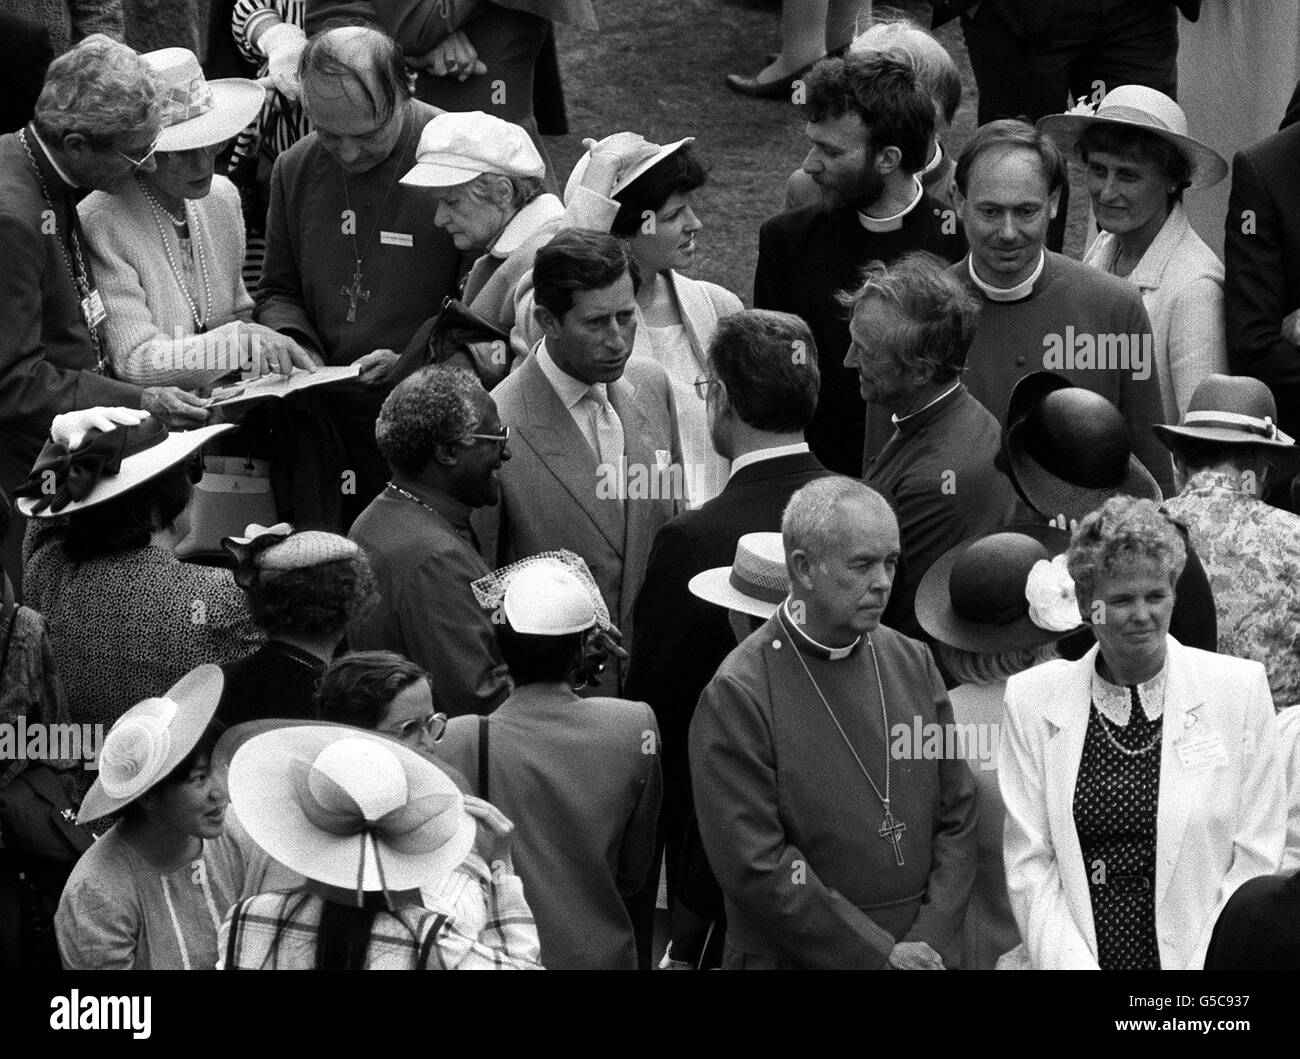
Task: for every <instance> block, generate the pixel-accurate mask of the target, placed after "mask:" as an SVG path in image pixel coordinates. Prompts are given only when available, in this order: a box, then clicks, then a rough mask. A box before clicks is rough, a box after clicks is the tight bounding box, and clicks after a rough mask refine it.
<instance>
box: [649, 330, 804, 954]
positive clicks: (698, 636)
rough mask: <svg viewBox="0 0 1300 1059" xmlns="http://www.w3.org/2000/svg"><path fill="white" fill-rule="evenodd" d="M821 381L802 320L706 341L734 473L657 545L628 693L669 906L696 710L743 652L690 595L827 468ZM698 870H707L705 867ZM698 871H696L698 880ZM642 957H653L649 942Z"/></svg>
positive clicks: (713, 416) (715, 406)
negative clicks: (645, 741) (645, 706)
mask: <svg viewBox="0 0 1300 1059" xmlns="http://www.w3.org/2000/svg"><path fill="white" fill-rule="evenodd" d="M819 375H820V373H819V371H818V367H817V351H816V345H815V343H814V341H813V338H812V335H811V333H810V332H809V330H808V326H807V325H806V324H805V323H804V322H803V321H802V320H800V319H799V318H798V317H795V316H790V315H788V314H786V313H775V312H769V311H764V310H753V311H749V312H741V313H736V314H734V315H732V316H728V317H724V318H723V319H722V320H721V321H720V322H719V324H718V329H717V331H715V332H714V335H713V339H712V341H711V342H710V344H709V360H708V371H707V376H708V382H707V384H706V385H707V388H708V395H707V397H706V398H705V400H706V407H707V409H708V417H709V431H710V435H711V437H712V440H713V445H714V448H716V449H717V451H718V452H719V453H720V454H721V455H723V456H725V457H727V458H728V459H730V460H731V461H732V465H731V468H732V469H731V478H730V480H729V481H728V482H727V484H726V486H725V487H724V488H723V490H722V492H721V493H719V494H718V495H717V496H716V497H714V498H713V499H712V500H710V501H709V502H708V503H706V504H705V505H703V506H702V507H700V508H698V509H696V510H694V511H687V512H684V513H683V514H681V515H678V516H677V517H676V518H674V519H673V520H672V521H671V522H669V523H667V524H666V525H665V526H664V527H663V528H662V529H660V530H659V532H658V533H657V534H656V535H655V539H654V545H653V546H652V547H651V549H650V559H649V562H648V563H647V566H646V577H645V584H644V585H642V587H641V593H640V595H639V596H638V597H637V601H636V610H635V623H636V628H637V640H636V646H635V648H634V649H633V651H632V658H631V663H630V667H629V670H628V678H627V686H626V689H625V692H626V695H627V697H628V698H631V699H642V700H644V701H646V702H648V703H649V704H650V705H651V707H652V708H653V709H654V711H655V716H656V718H657V719H658V721H659V732H660V735H661V736H662V738H663V747H662V757H663V768H664V804H663V809H662V811H661V814H660V840H659V848H660V849H661V850H662V849H664V848H665V847H666V849H667V863H668V899H669V906H670V907H674V899H675V898H676V896H677V892H678V890H679V885H678V884H679V878H678V876H679V870H678V869H679V863H678V859H679V856H680V851H681V849H682V847H683V844H684V843H686V844H687V845H690V844H691V843H690V842H689V841H688V840H687V838H686V822H687V820H688V818H689V817H690V812H691V792H690V769H689V765H688V762H687V758H686V740H687V732H688V730H689V728H690V723H691V715H692V714H693V713H694V710H695V703H696V701H697V700H698V699H699V697H700V693H701V692H702V691H703V690H704V688H705V686H706V685H707V684H708V682H709V681H710V680H712V679H713V674H714V673H715V672H716V670H717V668H718V666H719V665H720V664H721V663H722V660H723V659H724V658H726V657H727V655H728V654H729V653H730V652H731V650H732V649H733V648H734V647H735V646H736V637H735V634H734V633H733V632H732V631H731V626H730V624H729V623H728V621H727V615H726V612H725V611H724V610H721V609H720V608H718V607H715V606H711V605H710V604H708V603H705V602H704V601H703V600H700V599H697V598H696V597H695V596H693V595H691V593H690V591H689V590H688V588H687V584H688V582H689V581H690V579H691V578H692V577H694V576H695V575H696V574H698V573H700V572H701V571H703V570H708V569H710V568H712V567H717V566H726V565H727V564H729V563H730V562H731V560H732V558H733V556H734V555H735V551H736V542H737V541H738V540H739V539H740V538H741V537H742V536H743V535H744V534H746V533H754V532H761V531H770V532H775V531H777V530H778V529H780V526H781V512H782V511H783V510H784V509H785V505H786V502H787V501H788V500H789V499H790V497H791V496H792V495H793V494H794V493H795V491H796V490H798V489H799V488H800V487H801V486H803V485H805V484H806V483H808V482H810V481H812V480H813V479H814V478H820V477H823V476H825V475H826V474H827V473H828V472H827V470H826V468H824V467H823V466H822V465H821V463H820V462H818V460H817V458H816V457H815V456H813V455H812V454H811V453H810V452H809V451H808V445H807V443H806V442H805V441H804V431H805V429H807V426H808V423H809V421H810V420H811V419H812V415H813V409H814V408H815V407H816V405H817V390H818V380H819ZM657 863H658V854H657V853H656V864H657ZM702 867H703V869H704V872H705V874H706V875H707V864H705V865H702ZM698 874H699V873H698V872H695V871H693V870H692V876H693V878H694V877H697V876H698ZM709 881H710V880H708V879H706V880H705V885H704V888H705V889H706V890H707V889H708V882H709ZM658 884H659V873H658V871H657V870H656V871H654V872H651V878H650V882H649V884H648V886H647V892H643V893H642V894H641V895H640V907H639V912H640V915H639V916H638V917H637V918H638V927H639V929H640V930H641V931H643V932H644V933H645V935H646V938H647V941H648V934H649V929H650V921H651V918H652V914H653V909H654V899H655V894H656V891H657V889H658ZM706 896H707V895H706ZM719 898H720V895H719ZM707 903H708V902H707V900H706V901H703V902H702V901H700V900H698V899H697V900H695V901H694V902H693V904H692V906H691V908H690V911H691V912H694V913H695V914H696V915H697V916H699V918H701V919H707V918H709V917H708V912H709V911H711V910H710V909H706V908H699V907H697V906H698V905H700V904H707ZM715 903H718V904H720V899H719V900H718V901H717V902H715ZM673 915H674V923H675V926H677V927H678V928H680V927H681V920H682V910H681V909H679V908H675V907H674V912H673ZM687 918H688V919H689V916H688V917H687ZM676 936H677V937H678V950H677V952H676V953H675V955H676V957H677V958H684V959H692V958H693V957H694V955H695V954H694V953H692V952H684V951H682V949H683V948H684V947H685V946H686V943H687V939H686V937H685V935H684V934H682V933H681V931H680V929H679V930H678V931H677V935H676ZM641 951H642V952H643V953H648V951H649V946H648V944H646V943H643V944H642V945H641Z"/></svg>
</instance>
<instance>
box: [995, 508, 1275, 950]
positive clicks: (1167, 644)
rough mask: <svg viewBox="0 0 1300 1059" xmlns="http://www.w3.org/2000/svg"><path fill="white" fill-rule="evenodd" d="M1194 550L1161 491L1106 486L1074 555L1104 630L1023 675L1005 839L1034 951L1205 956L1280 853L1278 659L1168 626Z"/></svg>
mask: <svg viewBox="0 0 1300 1059" xmlns="http://www.w3.org/2000/svg"><path fill="white" fill-rule="evenodd" d="M1186 557H1187V546H1186V544H1185V543H1184V540H1183V537H1182V535H1181V534H1180V533H1179V532H1178V530H1177V529H1176V528H1175V527H1174V525H1173V523H1172V522H1171V521H1170V519H1169V518H1168V517H1167V516H1166V515H1164V514H1163V513H1161V511H1160V510H1159V509H1158V508H1157V507H1156V505H1155V504H1154V503H1152V502H1151V501H1150V500H1135V499H1133V498H1132V497H1129V496H1117V497H1112V498H1111V499H1109V500H1107V501H1106V502H1105V503H1104V504H1102V506H1101V507H1100V508H1098V509H1097V510H1096V511H1093V512H1091V513H1090V514H1088V515H1087V516H1086V517H1085V518H1084V519H1083V521H1082V522H1081V523H1080V524H1079V528H1078V529H1077V530H1075V532H1074V534H1073V535H1072V536H1071V539H1070V548H1069V551H1068V552H1067V555H1066V568H1067V570H1068V573H1069V576H1070V579H1071V580H1072V581H1073V582H1074V588H1075V595H1076V599H1077V603H1078V613H1079V615H1080V617H1082V618H1083V619H1084V620H1086V621H1087V622H1089V623H1090V624H1091V625H1092V631H1093V634H1094V635H1095V636H1096V638H1097V644H1096V646H1095V647H1093V649H1092V650H1091V651H1089V652H1088V653H1087V654H1086V655H1084V656H1083V657H1082V658H1080V659H1078V660H1077V661H1064V660H1061V659H1057V660H1054V661H1050V662H1046V663H1045V664H1043V665H1040V666H1035V667H1034V668H1033V669H1030V670H1027V671H1026V672H1023V673H1018V674H1016V675H1015V676H1013V677H1011V679H1010V680H1009V681H1008V682H1007V691H1006V720H1005V727H1004V728H1003V730H1002V739H1001V745H1000V746H999V749H998V783H999V786H1000V788H1001V792H1002V800H1003V802H1004V803H1005V805H1006V829H1005V835H1004V845H1003V851H1004V859H1005V863H1006V872H1007V890H1008V893H1009V896H1010V901H1011V910H1012V912H1013V913H1014V915H1015V918H1016V923H1017V925H1018V926H1019V927H1020V935H1021V937H1022V938H1023V939H1024V943H1025V948H1026V950H1027V952H1028V956H1029V961H1030V963H1031V964H1032V966H1033V967H1034V968H1035V969H1049V968H1055V969H1080V970H1082V969H1092V970H1096V969H1099V968H1100V969H1102V970H1161V969H1164V970H1195V969H1199V968H1200V967H1201V966H1202V965H1203V964H1204V962H1205V953H1206V948H1207V946H1208V945H1209V941H1210V935H1211V932H1212V931H1213V929H1214V923H1215V921H1216V919H1217V918H1218V916H1219V913H1220V912H1221V911H1222V909H1223V906H1224V904H1225V903H1226V902H1227V901H1228V899H1229V898H1230V897H1232V895H1233V893H1234V892H1235V891H1236V889H1237V888H1238V887H1239V886H1241V884H1242V883H1243V882H1245V881H1246V880H1247V879H1250V878H1253V877H1254V876H1256V875H1268V874H1271V873H1273V872H1275V871H1277V870H1278V865H1279V863H1280V862H1281V858H1282V851H1283V844H1284V839H1285V832H1286V801H1285V790H1284V786H1283V778H1282V775H1281V770H1280V768H1279V765H1278V732H1277V724H1276V722H1275V720H1274V718H1273V702H1272V699H1271V697H1270V695H1269V689H1268V677H1267V674H1266V673H1265V671H1264V667H1263V666H1262V665H1260V663H1258V662H1254V661H1247V660H1245V659H1240V658H1230V657H1228V656H1227V655H1220V654H1212V653H1210V652H1208V651H1198V650H1196V649H1195V648H1192V647H1184V646H1183V645H1182V644H1180V643H1179V642H1178V641H1177V640H1176V639H1174V638H1173V637H1171V636H1170V635H1169V621H1170V616H1171V614H1172V612H1173V606H1174V586H1175V584H1176V583H1177V581H1178V575H1179V573H1181V571H1182V568H1183V563H1184V562H1185V561H1186Z"/></svg>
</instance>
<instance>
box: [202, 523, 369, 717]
mask: <svg viewBox="0 0 1300 1059" xmlns="http://www.w3.org/2000/svg"><path fill="white" fill-rule="evenodd" d="M223 543H224V544H225V546H226V548H227V549H228V550H229V551H230V552H231V553H232V554H233V555H234V556H235V583H236V584H238V585H239V587H240V588H242V589H243V590H244V595H245V596H246V597H247V599H248V609H249V610H250V611H251V612H252V615H253V620H254V621H255V622H257V626H258V628H260V629H261V630H262V631H263V632H264V633H266V637H267V640H266V643H265V644H264V645H263V646H261V647H260V648H258V649H257V650H256V651H255V652H253V654H251V655H249V656H248V657H247V658H241V659H239V660H238V661H236V662H228V663H227V664H226V665H224V666H223V667H222V673H223V674H224V676H225V678H226V686H225V691H224V692H223V693H222V696H221V706H220V707H219V708H218V710H217V716H218V717H219V718H220V719H221V721H222V722H224V723H225V724H228V725H235V724H242V723H243V722H244V721H254V720H258V719H260V718H264V717H299V718H314V717H315V716H316V709H315V707H314V705H313V703H312V696H313V695H314V694H315V691H316V684H317V681H319V679H320V677H321V674H322V673H324V672H325V667H326V665H328V664H329V661H330V659H331V658H333V657H334V653H335V651H336V650H337V649H338V647H339V644H341V643H342V642H343V634H344V632H345V631H346V629H347V626H348V623H349V622H351V621H352V620H353V619H355V618H357V617H359V616H363V615H364V614H365V613H366V611H368V610H369V609H370V608H371V607H373V606H374V605H375V603H376V602H377V600H378V596H377V594H376V590H375V578H374V574H373V573H372V572H371V570H370V561H369V560H368V559H367V558H366V556H365V553H364V552H362V550H361V547H360V546H359V545H358V544H357V543H356V542H355V541H350V540H348V539H347V538H346V537H340V536H339V535H338V534H336V533H325V532H323V531H320V530H307V531H302V532H294V530H293V528H292V527H291V526H289V525H287V524H285V523H281V524H279V525H278V526H272V527H271V528H270V529H267V528H265V527H262V526H249V527H248V528H247V529H246V530H245V531H244V536H243V537H227V538H226V540H225V541H224V542H223Z"/></svg>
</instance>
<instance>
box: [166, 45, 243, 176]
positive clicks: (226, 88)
mask: <svg viewBox="0 0 1300 1059" xmlns="http://www.w3.org/2000/svg"><path fill="white" fill-rule="evenodd" d="M141 58H142V59H144V61H145V62H146V63H148V64H149V66H150V68H151V69H152V70H153V74H154V79H155V81H156V82H157V84H158V104H159V110H160V112H161V118H162V131H161V132H160V133H159V134H158V145H157V148H156V149H157V150H159V151H191V150H193V149H194V148H196V147H211V146H212V145H213V144H218V143H224V142H225V141H226V140H229V139H230V138H231V137H233V136H236V135H238V134H239V133H240V132H241V131H243V130H244V129H245V128H247V127H248V126H249V125H250V124H251V123H252V121H253V119H254V118H256V117H257V115H258V112H259V111H261V109H262V104H263V103H264V102H266V89H264V88H263V87H262V86H261V85H259V84H258V83H257V82H256V81H250V80H248V79H247V78H244V77H222V78H218V79H217V80H215V81H208V80H206V79H205V78H204V76H203V69H202V67H200V66H199V60H198V58H197V57H196V56H195V54H194V53H193V52H192V51H189V50H188V49H186V48H162V49H161V50H159V51H151V52H145V54H144V55H142V56H141Z"/></svg>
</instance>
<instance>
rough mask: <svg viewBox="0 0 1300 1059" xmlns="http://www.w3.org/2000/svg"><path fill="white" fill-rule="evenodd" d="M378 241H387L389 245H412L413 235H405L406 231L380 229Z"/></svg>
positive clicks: (413, 242)
mask: <svg viewBox="0 0 1300 1059" xmlns="http://www.w3.org/2000/svg"><path fill="white" fill-rule="evenodd" d="M379 241H380V242H381V243H387V244H388V245H389V246H414V245H415V239H414V237H412V236H410V235H407V234H406V232H385V231H383V230H380V232H379Z"/></svg>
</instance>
